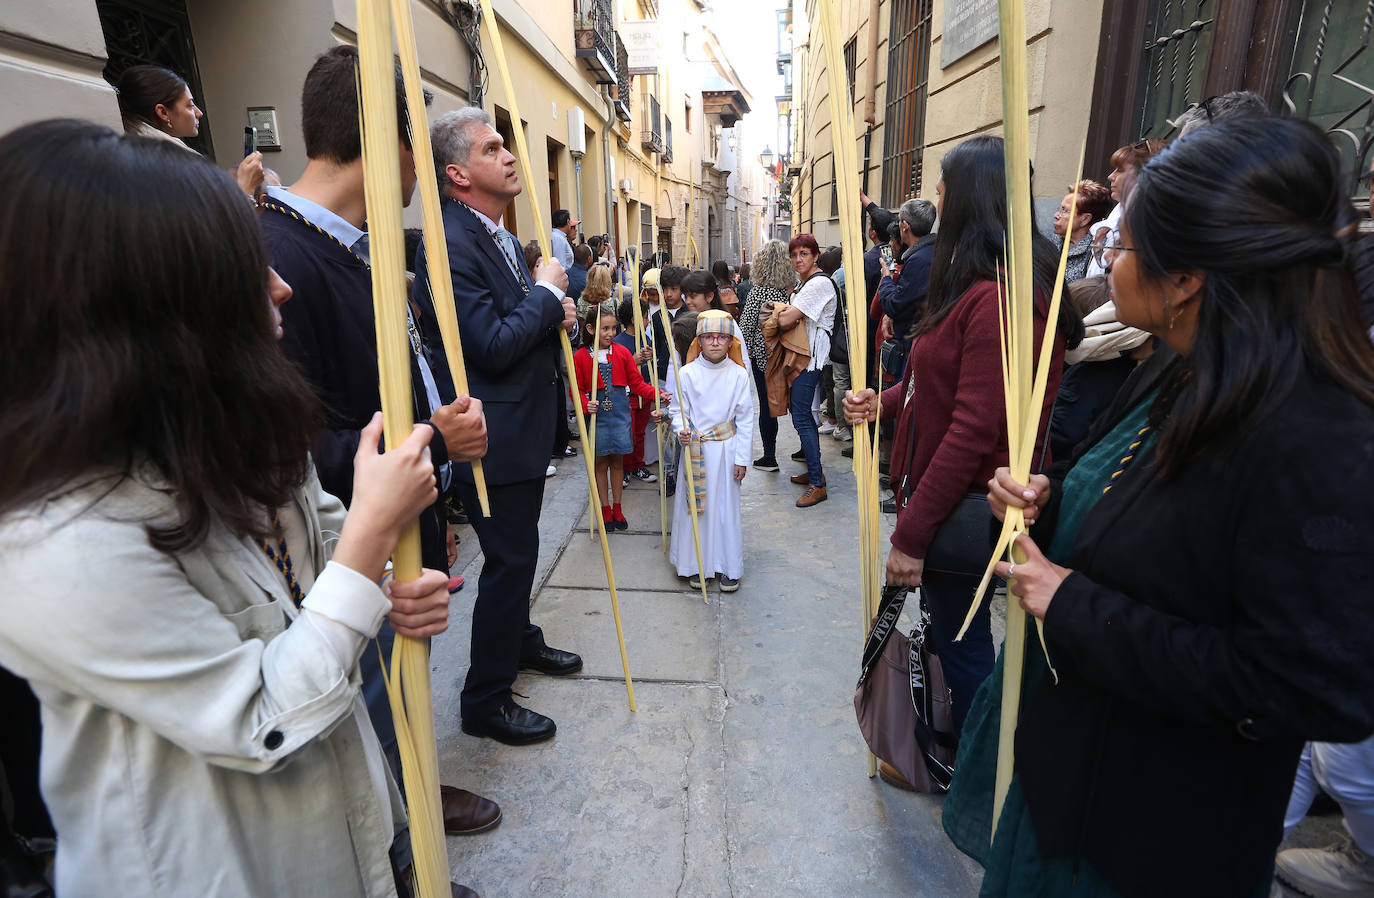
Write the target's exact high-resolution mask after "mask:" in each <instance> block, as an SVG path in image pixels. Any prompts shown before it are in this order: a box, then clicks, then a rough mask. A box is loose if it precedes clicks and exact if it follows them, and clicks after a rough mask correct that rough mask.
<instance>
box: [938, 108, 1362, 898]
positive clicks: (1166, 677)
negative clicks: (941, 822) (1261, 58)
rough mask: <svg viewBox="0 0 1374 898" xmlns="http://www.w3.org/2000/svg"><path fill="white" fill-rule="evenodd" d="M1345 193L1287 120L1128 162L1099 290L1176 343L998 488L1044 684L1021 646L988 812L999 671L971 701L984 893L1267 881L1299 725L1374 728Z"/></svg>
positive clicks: (1169, 889) (1264, 890)
mask: <svg viewBox="0 0 1374 898" xmlns="http://www.w3.org/2000/svg"><path fill="white" fill-rule="evenodd" d="M1342 186H1343V177H1342V172H1341V168H1340V160H1339V156H1338V154H1337V153H1336V151H1335V149H1334V148H1333V147H1332V146H1331V145H1330V144H1329V142H1328V141H1327V139H1326V136H1325V135H1324V134H1322V133H1321V132H1320V131H1319V130H1318V129H1317V128H1315V127H1313V126H1311V125H1309V124H1308V123H1306V122H1302V121H1297V120H1293V119H1279V118H1270V119H1263V120H1258V121H1256V120H1244V121H1227V122H1218V123H1217V124H1215V125H1213V126H1212V127H1209V128H1206V129H1204V130H1200V131H1196V132H1194V133H1192V134H1189V135H1188V136H1187V137H1185V138H1181V139H1180V140H1179V141H1177V142H1176V143H1175V144H1174V145H1173V146H1172V147H1170V148H1169V149H1168V150H1165V151H1164V153H1163V154H1161V155H1160V156H1158V157H1156V158H1155V159H1153V160H1151V161H1150V162H1148V163H1147V164H1146V165H1145V166H1144V167H1143V168H1142V169H1141V171H1140V175H1139V180H1138V182H1137V183H1136V186H1135V190H1134V192H1133V193H1132V194H1131V197H1130V200H1129V203H1128V205H1127V208H1126V210H1125V213H1124V215H1123V221H1122V226H1121V233H1120V236H1121V240H1120V242H1119V244H1118V245H1117V247H1116V249H1115V251H1114V252H1113V253H1112V255H1111V256H1110V257H1109V260H1108V261H1109V266H1110V275H1109V277H1110V282H1111V288H1112V294H1113V296H1114V298H1115V302H1116V307H1117V312H1118V314H1119V316H1120V318H1121V321H1122V322H1123V323H1125V324H1129V325H1131V326H1134V327H1139V328H1143V329H1145V330H1148V331H1149V332H1150V333H1152V334H1154V335H1155V336H1157V337H1159V338H1160V339H1161V340H1163V341H1164V342H1165V343H1166V344H1168V345H1169V346H1170V347H1171V348H1172V349H1173V350H1175V351H1176V352H1177V353H1178V354H1179V355H1180V356H1181V360H1180V361H1179V362H1178V364H1176V365H1175V366H1174V367H1173V369H1172V371H1171V373H1170V374H1169V375H1168V376H1167V378H1166V379H1165V380H1164V381H1163V383H1162V384H1161V385H1160V387H1159V388H1158V389H1157V390H1156V391H1154V392H1153V393H1152V395H1151V396H1148V397H1146V398H1145V399H1144V400H1143V401H1141V402H1140V403H1138V404H1137V405H1136V406H1135V407H1134V408H1133V409H1131V410H1130V411H1129V412H1128V413H1127V414H1126V415H1125V416H1124V417H1123V418H1122V419H1121V421H1120V423H1119V424H1117V426H1116V427H1115V428H1113V429H1112V430H1111V431H1110V432H1109V433H1107V434H1105V435H1104V436H1102V437H1101V438H1100V439H1099V440H1098V441H1096V442H1095V443H1094V445H1093V446H1091V447H1090V448H1088V449H1087V450H1086V451H1082V450H1080V451H1082V454H1081V455H1080V456H1079V457H1078V459H1077V460H1076V462H1075V463H1074V464H1073V466H1072V467H1071V468H1070V469H1069V470H1068V472H1067V475H1066V476H1064V477H1063V478H1062V479H1060V478H1058V477H1056V478H1054V479H1053V480H1051V479H1050V478H1046V477H1043V476H1035V477H1032V478H1031V482H1030V484H1028V485H1022V484H1017V483H1015V482H1014V481H1012V479H1011V477H1010V474H1009V473H1008V472H1007V470H1006V469H1005V468H1003V469H1001V470H999V471H998V472H997V475H996V477H995V479H994V480H993V481H992V482H991V483H990V484H989V486H990V488H991V493H990V497H991V500H992V503H993V507H994V510H995V511H996V512H997V513H998V514H999V515H1000V514H1002V513H1003V511H1002V510H1003V509H1004V508H1005V507H1006V506H1007V505H1014V506H1017V507H1020V508H1024V509H1025V510H1026V517H1027V519H1028V520H1030V521H1034V523H1035V526H1034V529H1033V530H1032V531H1031V533H1032V535H1031V536H1022V537H1021V538H1020V540H1019V542H1020V545H1021V547H1022V549H1023V550H1025V552H1026V555H1027V561H1026V562H1024V563H1018V564H1016V565H1015V566H1014V567H1013V566H1011V565H1008V564H1007V563H1005V562H1002V563H999V564H998V574H999V575H1000V576H1003V577H1006V578H1008V579H1009V580H1010V589H1011V592H1012V593H1013V595H1014V597H1015V600H1017V601H1019V602H1020V603H1021V605H1022V607H1023V608H1025V609H1026V611H1027V612H1029V613H1030V614H1032V615H1034V616H1035V617H1036V618H1037V619H1039V620H1040V621H1042V622H1043V626H1044V637H1045V641H1046V645H1047V648H1048V653H1049V662H1050V664H1052V665H1053V666H1054V668H1055V671H1056V672H1057V678H1058V679H1057V682H1055V681H1054V680H1053V679H1052V678H1051V676H1050V674H1049V672H1048V671H1047V669H1046V665H1045V656H1044V654H1042V652H1041V650H1040V647H1039V643H1038V641H1037V640H1035V639H1034V637H1032V638H1031V639H1029V640H1028V645H1027V649H1026V658H1027V666H1026V670H1025V686H1024V688H1023V693H1022V694H1023V696H1024V697H1023V700H1022V703H1023V707H1022V710H1021V713H1020V721H1019V725H1018V727H1017V730H1016V756H1015V757H1016V768H1015V776H1014V778H1013V780H1012V784H1011V791H1010V793H1009V795H1008V798H1007V802H1006V805H1005V807H1004V808H1003V811H1002V815H1001V817H1000V819H999V820H998V821H996V824H995V827H994V826H993V821H992V820H991V819H990V818H991V814H990V811H991V789H992V781H993V774H992V764H993V758H994V756H995V754H996V740H997V716H998V715H997V707H998V706H999V705H1000V703H1001V693H1000V677H997V676H993V677H991V678H989V680H988V682H987V685H986V686H985V687H984V690H983V692H981V693H980V694H979V696H978V700H977V702H976V703H975V707H974V710H973V712H972V714H971V716H970V719H969V724H968V727H967V729H966V731H965V742H964V746H963V748H962V749H961V752H960V757H959V766H958V773H957V774H956V776H955V780H954V787H953V790H952V792H951V795H950V799H949V803H948V804H947V805H946V809H945V826H946V829H947V830H948V831H949V833H950V835H951V837H952V838H954V840H955V842H956V844H958V845H959V847H961V848H962V849H963V850H965V851H967V852H969V853H970V854H972V855H973V856H974V857H976V858H978V859H979V860H981V861H983V863H984V864H985V865H986V866H987V868H988V872H987V875H986V877H985V878H984V884H983V894H984V895H1023V894H1038V895H1048V896H1063V895H1072V896H1079V895H1092V896H1115V895H1124V896H1147V895H1148V896H1156V895H1178V896H1256V898H1258V896H1263V895H1268V894H1269V886H1270V873H1271V871H1272V870H1273V866H1274V849H1275V847H1276V846H1277V844H1278V841H1279V838H1280V836H1281V834H1282V831H1283V817H1284V808H1285V806H1286V804H1287V803H1288V797H1289V791H1290V789H1291V787H1292V784H1293V773H1294V770H1295V768H1296V766H1297V763H1298V757H1299V753H1300V751H1301V749H1302V747H1303V744H1304V742H1305V741H1309V740H1310V741H1331V742H1355V741H1359V740H1361V739H1364V738H1366V737H1368V736H1369V735H1370V733H1371V732H1374V668H1372V667H1371V666H1370V664H1369V658H1370V657H1371V655H1372V654H1374V592H1371V590H1370V589H1369V588H1368V584H1369V582H1370V581H1371V579H1374V518H1371V517H1370V514H1369V510H1368V502H1369V497H1370V496H1371V495H1374V346H1371V344H1370V341H1369V337H1368V335H1367V334H1366V333H1365V331H1364V328H1363V326H1362V321H1361V318H1360V314H1359V307H1358V304H1357V301H1356V299H1357V295H1359V294H1360V293H1363V294H1365V295H1368V294H1369V292H1370V289H1371V285H1370V284H1368V283H1364V284H1360V283H1358V282H1357V279H1356V277H1355V276H1354V275H1353V274H1352V271H1353V269H1354V265H1353V264H1352V262H1353V261H1354V258H1355V255H1356V247H1355V246H1354V245H1353V244H1352V242H1351V241H1352V238H1353V236H1354V233H1355V214H1354V210H1353V209H1352V208H1351V206H1350V203H1349V200H1348V199H1347V198H1346V196H1345V193H1344V191H1343V189H1342ZM1031 632H1032V633H1033V632H1034V631H1033V630H1032V631H1031ZM994 829H995V838H994V839H992V840H991V848H989V841H990V836H991V835H992V833H993V830H994Z"/></svg>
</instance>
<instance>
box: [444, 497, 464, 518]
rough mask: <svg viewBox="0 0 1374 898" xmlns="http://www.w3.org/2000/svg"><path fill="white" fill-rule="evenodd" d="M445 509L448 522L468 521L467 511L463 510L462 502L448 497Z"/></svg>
mask: <svg viewBox="0 0 1374 898" xmlns="http://www.w3.org/2000/svg"><path fill="white" fill-rule="evenodd" d="M445 504H446V508H445V511H446V512H447V515H448V522H449V523H450V524H466V523H467V522H468V516H467V513H466V512H464V511H463V503H462V502H459V501H458V500H457V499H449V500H448V502H447V503H445Z"/></svg>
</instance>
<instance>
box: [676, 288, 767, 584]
mask: <svg viewBox="0 0 1374 898" xmlns="http://www.w3.org/2000/svg"><path fill="white" fill-rule="evenodd" d="M684 292H686V291H684ZM678 324H683V325H685V324H686V322H685V321H684V320H683V319H679V320H678V322H676V323H675V324H674V327H673V331H674V335H676V333H677V331H678ZM685 356H686V358H687V363H686V364H684V365H683V366H682V370H681V372H680V374H679V377H678V382H677V384H676V388H675V389H674V391H673V393H674V396H673V400H672V402H671V403H670V405H669V414H670V415H672V420H673V431H674V433H676V434H677V436H678V440H679V441H680V442H681V443H682V444H683V445H684V446H686V447H687V451H688V453H689V455H690V462H689V463H690V464H691V465H692V477H693V481H694V482H693V486H694V487H695V493H696V495H695V496H693V495H692V491H689V490H687V489H685V488H684V489H679V490H678V493H677V500H676V501H675V502H674V504H673V538H672V544H671V547H670V549H669V552H668V560H669V562H670V563H672V565H673V566H674V567H675V568H676V569H677V572H678V576H686V577H691V579H690V581H689V582H690V584H691V585H692V587H693V588H700V586H701V578H702V577H703V576H705V577H706V578H707V579H710V578H711V577H712V576H715V575H717V574H718V575H719V576H720V590H721V592H734V591H735V590H737V589H739V578H740V576H741V575H742V574H743V573H744V537H743V533H742V530H741V527H740V505H739V485H740V481H742V480H743V479H744V475H745V474H746V473H747V472H748V470H749V468H748V465H749V453H750V450H751V449H752V448H753V441H754V400H753V394H752V392H751V386H750V374H749V369H748V368H746V367H745V365H744V343H743V341H742V340H741V339H740V333H739V327H738V326H737V325H736V324H735V320H734V318H732V317H731V316H730V313H729V312H725V311H722V310H715V309H713V310H709V311H706V312H702V313H701V314H699V315H698V316H697V317H696V338H695V339H694V340H693V341H692V342H691V344H690V345H689V346H688V347H687V351H686V353H685ZM682 467H685V465H684V466H682ZM679 477H680V478H681V483H680V484H679V485H680V486H683V487H685V486H686V473H685V471H684V472H683V473H682V474H680V475H679ZM692 501H696V503H697V525H698V532H699V535H700V539H701V566H702V570H698V568H697V555H696V547H695V546H694V545H693V535H692V521H691V513H692V512H691V509H690V508H689V507H688V505H687V503H688V502H692Z"/></svg>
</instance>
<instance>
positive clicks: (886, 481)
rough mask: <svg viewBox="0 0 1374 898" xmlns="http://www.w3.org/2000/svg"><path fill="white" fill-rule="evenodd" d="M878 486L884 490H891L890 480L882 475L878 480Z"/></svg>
mask: <svg viewBox="0 0 1374 898" xmlns="http://www.w3.org/2000/svg"><path fill="white" fill-rule="evenodd" d="M878 486H880V487H882V488H883V489H885V490H890V489H892V478H890V477H888V476H887V475H886V474H884V475H883V476H881V477H879V478H878Z"/></svg>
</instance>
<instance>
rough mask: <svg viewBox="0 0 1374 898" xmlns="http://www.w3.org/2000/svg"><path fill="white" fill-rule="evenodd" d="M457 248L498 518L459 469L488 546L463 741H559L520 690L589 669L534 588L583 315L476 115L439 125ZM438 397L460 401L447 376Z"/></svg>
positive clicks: (421, 286)
mask: <svg viewBox="0 0 1374 898" xmlns="http://www.w3.org/2000/svg"><path fill="white" fill-rule="evenodd" d="M430 135H431V138H432V140H433V143H434V160H435V166H436V168H437V169H438V172H437V173H438V175H439V184H440V188H441V190H442V191H443V193H444V196H445V198H446V202H445V204H444V235H445V237H446V238H447V240H448V252H449V268H450V271H451V273H452V275H453V298H454V303H455V305H456V306H457V311H458V320H459V321H460V322H462V339H463V355H464V358H465V360H466V362H467V371H468V385H469V388H470V390H471V391H472V395H473V397H474V398H477V399H481V400H482V402H483V403H484V404H485V406H486V409H487V412H488V428H489V434H490V436H489V439H490V445H491V448H490V451H489V452H488V454H487V456H486V459H485V461H484V464H483V468H484V473H485V477H486V483H487V492H488V495H489V497H490V508H491V516H490V517H483V516H482V515H481V514H480V513H477V509H478V508H479V503H478V497H477V490H476V486H475V485H474V482H473V473H472V467H471V466H470V465H465V464H458V465H455V466H454V469H455V470H454V475H455V481H456V483H457V490H458V495H459V498H461V499H462V501H463V507H464V508H466V509H468V512H469V520H470V521H471V523H472V527H473V529H474V530H475V531H477V539H478V541H479V542H480V543H481V544H482V555H483V562H482V574H481V577H480V579H479V580H478V586H477V603H476V606H475V607H474V608H473V614H472V660H471V662H470V664H469V666H468V674H467V680H466V682H465V683H464V685H463V694H462V700H461V713H462V717H463V731H464V732H466V733H468V734H470V735H474V736H487V737H490V738H493V739H496V740H498V741H500V742H504V743H506V744H508V745H527V744H529V743H533V742H539V741H542V740H544V739H549V738H552V737H553V735H554V732H555V730H556V727H555V725H554V722H553V721H552V720H551V719H549V718H548V717H545V716H544V715H542V714H538V713H536V712H534V711H531V710H530V709H528V708H524V707H521V706H520V705H518V704H516V703H515V701H514V699H512V698H511V686H512V685H513V684H514V683H515V677H516V674H517V673H518V672H519V670H520V669H521V668H529V669H533V670H537V671H540V672H541V673H545V674H551V675H555V676H565V675H568V674H573V673H576V672H577V671H579V670H581V669H582V659H581V658H579V657H578V656H577V655H575V654H573V653H572V652H565V651H560V650H558V649H554V648H550V647H549V646H548V645H546V644H545V642H544V634H543V631H542V630H540V629H539V627H537V626H535V625H534V624H532V623H530V591H531V589H532V588H533V586H534V570H535V564H536V562H537V561H538V558H539V513H540V506H541V504H542V501H543V497H544V472H545V470H546V468H547V466H548V460H549V458H548V452H549V446H550V445H552V443H553V438H554V426H555V417H556V416H557V411H556V399H557V397H556V395H555V389H554V383H555V374H554V363H555V359H556V357H557V354H558V328H560V327H562V328H566V329H568V330H571V329H572V328H573V327H575V326H576V323H577V313H576V306H575V305H574V304H573V301H572V300H571V299H569V298H567V296H566V295H565V290H566V288H567V285H568V277H567V274H566V273H565V272H564V271H563V266H562V265H561V264H559V262H558V260H557V259H546V260H544V261H542V262H541V263H540V264H539V265H538V267H537V268H535V270H534V272H533V273H532V274H531V272H530V271H529V270H528V268H527V267H526V265H525V257H524V253H523V252H522V251H521V249H520V245H519V243H518V242H517V241H516V240H515V237H514V236H513V235H512V234H511V233H510V232H509V231H507V230H506V229H505V228H503V227H501V225H500V223H499V222H500V217H501V213H502V210H504V209H505V208H506V205H507V204H508V203H509V202H510V201H511V200H512V199H514V198H515V197H516V196H518V195H519V194H520V192H521V189H522V188H521V184H520V179H519V178H518V177H517V176H516V173H515V157H514V156H512V155H511V154H510V151H508V150H507V149H506V148H505V145H504V143H503V141H502V140H501V135H500V134H498V133H497V132H496V129H495V128H493V127H492V124H491V117H490V116H489V115H487V113H485V112H483V111H482V110H481V109H480V108H478V107H468V108H464V109H458V110H455V111H453V112H449V113H446V114H445V115H442V116H440V117H439V118H438V119H436V120H435V122H434V124H433V126H432V127H431V129H430ZM427 271H428V260H427V259H426V258H425V253H424V250H423V248H422V249H421V251H420V254H419V256H418V258H417V259H416V263H415V272H416V279H415V297H416V303H417V304H418V305H419V306H420V308H421V309H422V310H424V309H425V308H427V307H432V301H431V299H430V297H429V289H428V284H429V278H428V277H427V276H426V275H427ZM441 389H446V390H447V391H448V392H447V393H445V395H446V396H447V395H451V393H452V389H453V387H452V385H451V384H450V383H448V380H447V378H443V385H441Z"/></svg>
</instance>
